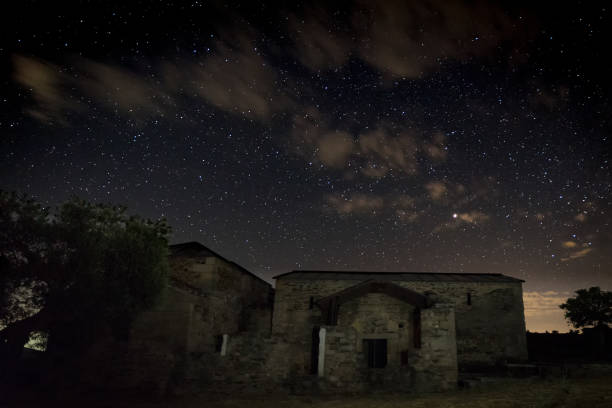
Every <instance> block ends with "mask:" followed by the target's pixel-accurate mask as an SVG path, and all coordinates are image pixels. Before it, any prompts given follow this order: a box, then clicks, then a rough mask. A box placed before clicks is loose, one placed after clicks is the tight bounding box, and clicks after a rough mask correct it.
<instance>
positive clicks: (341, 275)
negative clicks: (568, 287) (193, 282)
mask: <svg viewBox="0 0 612 408" xmlns="http://www.w3.org/2000/svg"><path fill="white" fill-rule="evenodd" d="M279 278H285V279H296V280H360V281H364V280H369V279H374V280H390V281H422V282H524V280H522V279H517V278H513V277H511V276H506V275H502V274H501V273H437V272H361V271H303V270H298V271H291V272H287V273H283V274H280V275H276V276H275V277H274V279H279Z"/></svg>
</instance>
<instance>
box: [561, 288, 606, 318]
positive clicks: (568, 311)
mask: <svg viewBox="0 0 612 408" xmlns="http://www.w3.org/2000/svg"><path fill="white" fill-rule="evenodd" d="M575 293H576V296H575V297H573V298H569V299H567V301H566V302H565V303H563V304H562V305H560V306H559V307H560V308H561V309H563V310H565V318H566V319H567V320H568V321H569V322H570V323H571V324H572V325H573V326H574V327H575V328H577V329H578V328H582V327H587V326H593V327H603V326H607V325H608V324H610V323H612V292H606V291H602V290H601V289H600V288H599V287H597V286H594V287H591V288H589V289H580V290H577V291H576V292H575Z"/></svg>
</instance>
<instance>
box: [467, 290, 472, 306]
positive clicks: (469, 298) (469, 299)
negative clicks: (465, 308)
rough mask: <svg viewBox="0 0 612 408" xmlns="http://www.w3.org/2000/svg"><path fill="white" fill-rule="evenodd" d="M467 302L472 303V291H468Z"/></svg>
mask: <svg viewBox="0 0 612 408" xmlns="http://www.w3.org/2000/svg"><path fill="white" fill-rule="evenodd" d="M467 304H468V305H471V304H472V294H471V293H470V292H468V293H467Z"/></svg>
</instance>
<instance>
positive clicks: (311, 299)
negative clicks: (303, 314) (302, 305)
mask: <svg viewBox="0 0 612 408" xmlns="http://www.w3.org/2000/svg"><path fill="white" fill-rule="evenodd" d="M313 307H314V297H313V296H311V297H310V303H309V304H308V308H309V309H312V308H313Z"/></svg>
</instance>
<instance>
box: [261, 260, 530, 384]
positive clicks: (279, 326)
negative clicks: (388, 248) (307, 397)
mask: <svg viewBox="0 0 612 408" xmlns="http://www.w3.org/2000/svg"><path fill="white" fill-rule="evenodd" d="M275 279H276V292H275V303H274V318H273V323H272V332H273V333H275V334H277V335H283V336H284V337H285V338H286V339H287V341H288V342H290V343H291V344H292V345H293V347H292V353H291V354H290V355H291V361H290V362H289V364H292V365H295V366H297V367H300V368H301V369H302V371H303V372H304V371H307V370H310V372H311V373H313V374H317V375H318V376H319V377H322V378H325V381H326V383H327V384H329V385H331V386H336V387H338V388H341V389H350V390H363V389H368V388H369V387H371V386H377V387H389V388H394V389H417V390H444V389H450V388H454V387H455V386H456V384H457V376H458V370H460V369H461V370H465V371H467V370H473V369H475V368H478V369H481V368H483V367H490V366H495V365H499V364H503V363H505V362H508V361H522V360H526V359H527V346H526V337H525V320H524V312H523V298H522V282H523V281H521V280H519V279H515V278H511V277H508V276H504V275H501V274H465V273H383V272H379V273H376V272H325V271H293V272H289V273H285V274H282V275H278V276H276V277H275Z"/></svg>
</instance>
